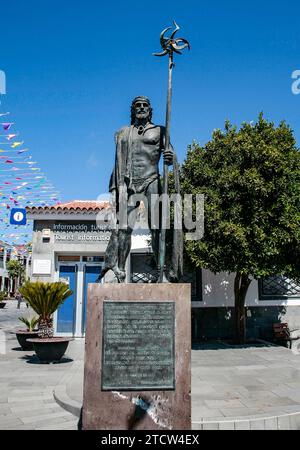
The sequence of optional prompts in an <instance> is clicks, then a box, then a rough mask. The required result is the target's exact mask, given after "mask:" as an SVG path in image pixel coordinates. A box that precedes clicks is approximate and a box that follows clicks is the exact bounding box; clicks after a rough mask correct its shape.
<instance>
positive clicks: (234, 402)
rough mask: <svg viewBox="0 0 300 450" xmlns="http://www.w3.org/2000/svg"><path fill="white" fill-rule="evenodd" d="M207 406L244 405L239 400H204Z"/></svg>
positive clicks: (239, 406)
mask: <svg viewBox="0 0 300 450" xmlns="http://www.w3.org/2000/svg"><path fill="white" fill-rule="evenodd" d="M205 404H206V406H208V407H209V408H243V407H244V406H245V405H243V403H241V402H240V400H205Z"/></svg>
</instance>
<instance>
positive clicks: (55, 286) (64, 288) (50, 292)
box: [19, 281, 73, 338]
mask: <svg viewBox="0 0 300 450" xmlns="http://www.w3.org/2000/svg"><path fill="white" fill-rule="evenodd" d="M19 291H20V293H21V294H22V296H23V297H24V299H25V300H26V302H27V303H29V305H30V306H31V308H32V309H33V310H34V311H35V312H36V313H37V314H38V315H39V322H38V323H39V337H40V338H51V337H53V334H54V329H53V314H54V313H55V311H56V310H57V309H58V307H59V306H60V305H61V304H62V303H63V302H64V301H65V300H66V299H67V298H68V297H69V296H70V295H72V293H73V292H72V291H71V290H70V289H69V287H68V285H66V284H65V283H61V282H58V283H44V282H42V281H35V282H30V281H27V282H26V283H25V284H24V285H23V286H22V287H21V288H20V289H19Z"/></svg>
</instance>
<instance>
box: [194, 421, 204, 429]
mask: <svg viewBox="0 0 300 450" xmlns="http://www.w3.org/2000/svg"><path fill="white" fill-rule="evenodd" d="M202 429H203V425H202V424H201V423H193V422H192V430H202Z"/></svg>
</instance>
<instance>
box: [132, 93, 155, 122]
mask: <svg viewBox="0 0 300 450" xmlns="http://www.w3.org/2000/svg"><path fill="white" fill-rule="evenodd" d="M136 119H137V120H148V121H149V122H151V120H152V108H151V104H150V100H149V98H148V97H144V96H141V95H140V96H138V97H135V99H134V100H133V101H132V104H131V125H134V124H135V122H136Z"/></svg>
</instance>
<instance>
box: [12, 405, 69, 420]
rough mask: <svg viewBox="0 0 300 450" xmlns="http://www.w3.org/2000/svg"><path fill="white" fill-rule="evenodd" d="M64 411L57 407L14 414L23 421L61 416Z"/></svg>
mask: <svg viewBox="0 0 300 450" xmlns="http://www.w3.org/2000/svg"><path fill="white" fill-rule="evenodd" d="M62 412H63V409H62V408H61V407H60V406H58V405H56V406H54V405H53V407H51V408H43V409H33V410H29V409H28V411H18V412H14V414H17V415H18V417H20V419H21V420H22V421H23V418H25V419H26V421H27V418H29V417H30V418H38V417H43V416H49V415H51V416H52V415H53V414H59V413H62ZM24 423H25V422H24Z"/></svg>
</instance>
